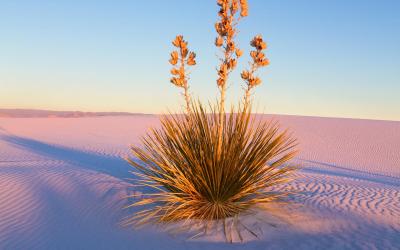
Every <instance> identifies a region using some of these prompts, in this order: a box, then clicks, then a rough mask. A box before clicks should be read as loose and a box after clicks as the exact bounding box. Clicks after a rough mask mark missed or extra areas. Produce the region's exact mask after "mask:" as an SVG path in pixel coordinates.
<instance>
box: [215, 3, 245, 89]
mask: <svg viewBox="0 0 400 250" xmlns="http://www.w3.org/2000/svg"><path fill="white" fill-rule="evenodd" d="M217 4H218V6H219V7H220V10H219V12H218V15H219V17H220V20H219V21H218V22H217V23H216V24H215V30H216V31H217V34H218V37H217V38H216V39H215V45H216V46H217V47H222V48H223V50H224V58H223V59H222V63H221V65H220V67H219V69H218V79H217V84H218V86H219V87H221V88H224V87H225V84H226V81H227V78H228V74H229V72H230V71H232V70H233V69H234V68H235V67H236V65H237V59H238V58H239V57H240V56H241V55H242V54H243V52H242V51H241V50H240V49H239V48H237V46H236V44H235V42H234V40H233V38H234V36H235V34H236V33H237V31H236V29H235V24H236V20H235V15H236V14H237V13H238V11H239V8H240V16H241V17H244V16H247V8H248V7H247V0H218V1H217Z"/></svg>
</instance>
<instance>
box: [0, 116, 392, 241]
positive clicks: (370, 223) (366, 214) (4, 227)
mask: <svg viewBox="0 0 400 250" xmlns="http://www.w3.org/2000/svg"><path fill="white" fill-rule="evenodd" d="M266 118H270V116H268V117H266ZM274 118H276V119H278V120H279V121H280V122H281V124H282V126H283V127H288V128H290V129H291V130H292V131H293V132H294V135H295V136H296V137H297V138H298V139H299V142H300V149H301V153H300V155H299V156H298V157H297V158H296V162H297V163H298V164H300V165H301V166H302V170H301V171H300V172H299V173H298V174H297V179H296V180H295V181H294V182H292V183H291V184H288V185H286V186H284V187H280V188H285V189H293V190H295V191H296V194H295V195H293V196H292V197H291V201H292V202H291V203H290V204H289V205H286V206H283V207H277V206H278V205H275V207H274V204H272V205H271V208H272V210H273V211H275V212H274V213H275V214H274V216H272V217H271V215H270V213H266V212H259V213H258V214H257V215H255V216H254V218H251V219H250V220H249V221H252V222H251V223H256V224H257V223H258V224H259V227H260V228H261V229H262V232H263V233H262V235H261V237H260V239H259V240H254V239H251V238H249V239H248V240H246V242H245V243H242V244H234V245H230V244H226V243H223V242H222V241H221V239H220V238H219V237H218V236H215V237H209V238H204V239H201V240H196V241H191V240H185V239H184V238H182V237H179V236H177V237H172V236H170V235H168V234H167V233H165V232H163V231H161V230H157V229H156V228H152V227H148V228H143V229H138V230H134V231H133V230H131V229H127V228H123V227H121V226H119V222H120V221H121V219H122V218H123V217H124V216H126V215H127V214H128V213H129V211H128V210H122V209H121V207H122V206H123V205H124V203H125V200H124V199H122V197H123V196H124V195H126V194H128V193H130V192H132V187H131V186H130V184H129V182H128V181H127V180H126V179H125V178H129V177H130V175H129V173H128V171H129V170H130V166H129V165H128V164H127V163H126V162H125V161H124V160H123V158H124V157H126V156H129V144H137V143H139V137H140V136H142V135H144V134H145V132H146V131H147V129H148V128H149V127H152V126H159V123H158V117H156V116H104V117H82V118H57V117H55V118H0V249H400V219H399V218H400V122H389V121H370V120H354V119H337V118H316V117H298V116H274ZM274 208H275V209H274ZM279 217H282V218H284V219H283V220H281V219H278V218H279ZM263 219H265V220H267V221H273V223H274V224H277V227H271V226H265V223H262V222H261V220H263Z"/></svg>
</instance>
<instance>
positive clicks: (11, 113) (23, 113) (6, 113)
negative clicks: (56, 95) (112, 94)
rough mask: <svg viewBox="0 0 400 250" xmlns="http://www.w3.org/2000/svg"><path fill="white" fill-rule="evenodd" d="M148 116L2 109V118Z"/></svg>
mask: <svg viewBox="0 0 400 250" xmlns="http://www.w3.org/2000/svg"><path fill="white" fill-rule="evenodd" d="M132 115H147V114H144V113H129V112H82V111H53V110H41V109H0V117H19V118H27V117H91V116H132Z"/></svg>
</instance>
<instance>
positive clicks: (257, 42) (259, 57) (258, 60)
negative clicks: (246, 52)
mask: <svg viewBox="0 0 400 250" xmlns="http://www.w3.org/2000/svg"><path fill="white" fill-rule="evenodd" d="M250 45H251V46H252V47H254V48H255V50H253V51H251V52H250V56H251V58H252V62H250V65H251V69H250V70H244V71H243V72H242V74H241V77H242V79H243V80H244V82H245V83H246V85H247V87H246V92H245V96H244V105H245V108H247V107H248V106H249V103H250V94H251V90H252V88H254V87H255V86H257V85H260V84H261V79H260V78H259V77H257V76H255V75H254V74H255V72H256V71H257V70H258V69H259V68H261V67H265V66H267V65H269V60H268V59H267V58H265V53H264V52H263V50H265V49H266V48H267V44H266V43H265V42H264V40H263V38H262V36H261V35H257V36H255V37H254V38H253V39H252V40H251V42H250Z"/></svg>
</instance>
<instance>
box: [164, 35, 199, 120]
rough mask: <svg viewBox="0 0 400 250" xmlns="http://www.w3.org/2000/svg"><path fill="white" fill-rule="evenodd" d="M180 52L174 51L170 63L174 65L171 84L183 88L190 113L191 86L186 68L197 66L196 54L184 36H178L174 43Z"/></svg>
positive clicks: (187, 110)
mask: <svg viewBox="0 0 400 250" xmlns="http://www.w3.org/2000/svg"><path fill="white" fill-rule="evenodd" d="M172 45H174V46H175V47H176V48H177V49H178V51H173V52H172V53H171V58H170V59H169V63H170V64H171V65H172V69H171V74H172V78H171V80H170V81H171V83H172V84H174V85H175V86H177V87H179V88H183V90H184V96H185V102H186V112H187V113H189V112H190V95H189V85H188V76H187V75H188V73H187V72H186V66H193V65H196V54H195V53H194V52H190V51H189V49H188V48H187V46H188V42H187V41H185V40H184V39H183V36H182V35H178V36H176V37H175V39H174V40H173V41H172Z"/></svg>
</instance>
